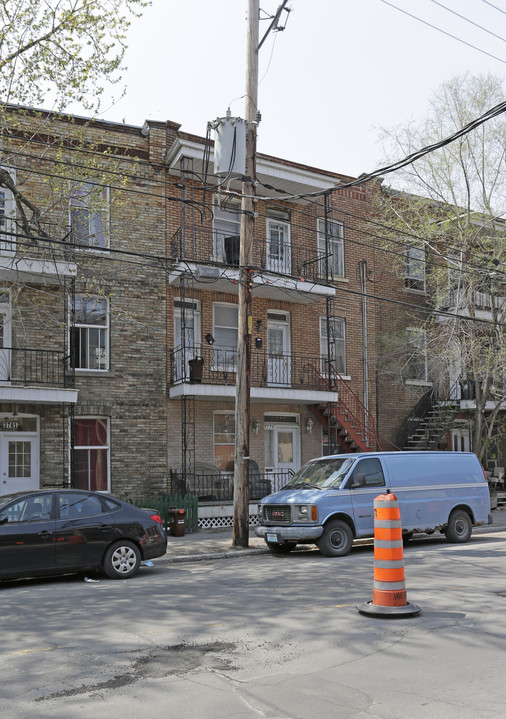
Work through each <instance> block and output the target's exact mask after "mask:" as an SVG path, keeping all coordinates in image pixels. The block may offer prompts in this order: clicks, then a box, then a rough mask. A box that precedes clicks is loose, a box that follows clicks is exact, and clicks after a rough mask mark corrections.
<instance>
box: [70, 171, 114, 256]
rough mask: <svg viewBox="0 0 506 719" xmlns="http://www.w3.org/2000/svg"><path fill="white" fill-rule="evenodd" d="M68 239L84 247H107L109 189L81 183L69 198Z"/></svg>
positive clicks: (73, 189) (75, 187)
mask: <svg viewBox="0 0 506 719" xmlns="http://www.w3.org/2000/svg"><path fill="white" fill-rule="evenodd" d="M70 239H71V241H72V242H74V243H75V244H77V245H82V246H84V247H102V248H104V249H105V248H107V247H108V246H109V188H108V187H102V186H101V185H96V184H92V183H90V182H82V183H80V184H78V185H75V186H74V187H73V188H72V191H71V196H70Z"/></svg>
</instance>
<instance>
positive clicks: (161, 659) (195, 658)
mask: <svg viewBox="0 0 506 719" xmlns="http://www.w3.org/2000/svg"><path fill="white" fill-rule="evenodd" d="M234 649H235V645H234V644H228V643H226V642H213V643H211V644H178V645H176V646H173V647H166V648H165V649H156V650H154V651H153V652H151V653H150V654H149V655H148V656H147V657H143V658H142V659H140V660H139V662H138V663H137V665H136V667H135V669H134V671H135V673H136V675H137V678H140V677H142V678H145V679H146V678H148V679H161V678H162V677H168V676H170V675H172V674H186V673H187V672H191V671H193V670H194V669H200V668H205V669H214V670H217V671H224V670H228V671H231V670H233V669H235V667H234V666H233V665H232V662H231V660H230V659H229V658H228V657H225V656H222V654H223V653H225V652H231V651H233V650H234Z"/></svg>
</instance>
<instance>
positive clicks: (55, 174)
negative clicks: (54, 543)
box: [0, 108, 167, 496]
mask: <svg viewBox="0 0 506 719" xmlns="http://www.w3.org/2000/svg"><path fill="white" fill-rule="evenodd" d="M3 119H4V129H3V147H2V158H1V165H2V169H3V170H5V171H7V173H8V174H9V176H10V177H12V179H13V180H14V181H15V183H16V187H17V188H18V190H19V192H20V193H22V198H23V201H22V202H20V201H19V200H18V202H16V198H15V196H14V192H13V191H12V190H11V189H10V188H8V187H7V188H3V189H2V193H1V195H0V202H1V205H0V211H1V214H0V221H1V225H0V231H1V248H0V281H1V285H2V286H1V309H0V319H1V320H2V329H3V332H2V350H0V351H1V365H2V369H1V372H2V378H1V381H0V463H1V466H2V485H1V487H0V492H1V493H2V494H5V493H7V492H10V491H15V490H17V489H25V488H31V487H38V486H39V485H40V486H49V485H55V484H57V485H68V484H72V485H73V486H77V487H82V488H91V489H100V490H112V491H114V492H116V493H117V494H120V495H123V496H124V495H125V494H126V493H128V492H133V491H134V490H138V488H139V486H142V488H143V489H144V490H146V491H159V490H161V489H166V487H167V440H166V437H167V405H166V401H165V394H166V392H165V387H166V352H165V346H166V325H165V301H166V285H165V278H166V272H165V263H164V261H163V257H164V255H165V220H166V217H165V199H164V170H163V165H162V163H161V157H160V153H159V148H158V147H157V146H156V143H154V144H151V143H150V137H149V135H148V134H147V133H146V132H143V131H142V130H141V128H133V127H129V126H125V125H116V124H114V123H107V122H90V121H89V120H87V119H85V118H78V117H60V118H55V117H53V116H52V115H51V114H50V113H44V112H38V111H37V112H36V111H31V110H26V109H22V108H4V114H3ZM154 134H155V135H156V130H155V133H154ZM156 257H159V258H162V259H160V260H156V259H151V258H156Z"/></svg>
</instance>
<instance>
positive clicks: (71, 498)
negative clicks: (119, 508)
mask: <svg viewBox="0 0 506 719" xmlns="http://www.w3.org/2000/svg"><path fill="white" fill-rule="evenodd" d="M58 505H59V507H60V519H82V518H84V517H96V516H97V515H98V514H102V512H103V509H102V503H101V502H100V499H99V498H98V497H95V496H94V495H92V494H79V493H78V492H71V493H69V494H60V495H59V499H58Z"/></svg>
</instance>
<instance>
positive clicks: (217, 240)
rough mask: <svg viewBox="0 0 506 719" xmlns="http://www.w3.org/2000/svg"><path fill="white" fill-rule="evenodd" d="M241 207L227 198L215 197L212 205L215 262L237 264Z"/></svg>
mask: <svg viewBox="0 0 506 719" xmlns="http://www.w3.org/2000/svg"><path fill="white" fill-rule="evenodd" d="M240 235H241V205H240V203H239V202H237V200H235V201H234V200H232V199H230V198H228V197H223V198H222V197H219V198H218V197H217V198H216V199H215V203H214V222H213V253H214V259H215V260H216V261H217V262H227V263H228V264H229V265H238V264H239V238H240Z"/></svg>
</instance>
